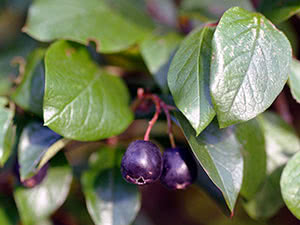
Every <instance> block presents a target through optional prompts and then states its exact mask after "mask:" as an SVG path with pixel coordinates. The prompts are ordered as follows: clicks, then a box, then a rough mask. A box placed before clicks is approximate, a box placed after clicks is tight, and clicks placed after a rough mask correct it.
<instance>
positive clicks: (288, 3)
mask: <svg viewBox="0 0 300 225" xmlns="http://www.w3.org/2000/svg"><path fill="white" fill-rule="evenodd" d="M260 11H261V12H262V13H263V14H264V15H265V16H266V17H267V18H269V19H270V20H271V21H272V22H273V23H281V22H283V21H285V20H287V19H289V18H290V17H291V16H293V15H295V14H297V13H299V12H300V2H299V0H263V1H261V4H260Z"/></svg>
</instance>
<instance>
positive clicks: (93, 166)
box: [82, 148, 140, 225]
mask: <svg viewBox="0 0 300 225" xmlns="http://www.w3.org/2000/svg"><path fill="white" fill-rule="evenodd" d="M121 157H122V152H121V151H120V150H115V149H108V148H104V149H100V150H99V151H98V152H97V153H95V154H94V155H92V156H91V158H90V159H91V160H90V168H89V169H88V170H87V171H86V172H85V173H84V175H83V177H82V185H83V191H84V195H85V198H86V204H87V208H88V211H89V213H90V215H91V217H92V219H93V221H94V223H95V224H96V225H129V224H130V223H131V222H132V221H133V220H134V218H135V216H136V214H137V213H138V211H139V208H140V196H139V192H138V189H137V186H136V185H133V184H129V183H127V182H126V181H125V180H124V179H123V178H122V176H121V172H120V163H121Z"/></svg>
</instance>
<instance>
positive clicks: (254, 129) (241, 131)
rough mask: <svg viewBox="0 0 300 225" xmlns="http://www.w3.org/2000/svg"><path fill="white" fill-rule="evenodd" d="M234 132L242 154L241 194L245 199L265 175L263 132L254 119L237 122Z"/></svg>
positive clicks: (250, 195)
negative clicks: (242, 175)
mask: <svg viewBox="0 0 300 225" xmlns="http://www.w3.org/2000/svg"><path fill="white" fill-rule="evenodd" d="M235 133H236V136H237V139H238V140H239V142H240V144H241V145H242V149H243V150H242V154H243V156H244V177H243V185H242V188H241V195H242V196H244V197H245V198H246V199H251V198H253V197H254V195H255V194H256V192H257V191H258V189H259V188H260V186H261V184H262V182H263V181H264V179H265V176H266V169H267V159H266V150H265V139H264V133H263V131H262V129H261V126H260V125H259V123H258V122H257V121H256V120H255V119H253V120H250V121H248V122H246V123H242V124H238V125H237V126H236V130H235Z"/></svg>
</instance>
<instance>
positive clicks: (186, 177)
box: [121, 140, 197, 189]
mask: <svg viewBox="0 0 300 225" xmlns="http://www.w3.org/2000/svg"><path fill="white" fill-rule="evenodd" d="M121 171H122V175H123V177H124V178H125V180H126V181H128V182H130V183H134V184H137V185H145V184H151V183H154V182H156V181H157V180H159V179H160V181H161V183H162V184H163V185H165V186H166V187H167V188H169V189H184V188H186V187H187V186H188V185H190V184H191V183H192V182H193V181H194V179H195V177H196V171H197V170H196V165H195V162H194V160H193V158H192V156H190V155H189V154H188V152H187V150H186V149H181V148H168V149H166V150H165V152H164V154H163V156H162V155H161V153H160V150H159V148H158V147H157V146H156V145H155V144H154V143H152V142H150V141H144V140H137V141H134V142H132V143H131V144H130V145H129V147H128V148H127V150H126V152H125V154H124V156H123V159H122V164H121Z"/></svg>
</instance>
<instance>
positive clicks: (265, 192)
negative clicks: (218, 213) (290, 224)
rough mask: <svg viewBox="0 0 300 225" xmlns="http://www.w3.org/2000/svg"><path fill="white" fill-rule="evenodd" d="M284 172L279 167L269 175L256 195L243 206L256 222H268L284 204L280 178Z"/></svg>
mask: <svg viewBox="0 0 300 225" xmlns="http://www.w3.org/2000/svg"><path fill="white" fill-rule="evenodd" d="M282 170H283V166H282V167H278V168H277V169H275V170H274V171H273V172H272V173H271V174H269V175H268V176H267V178H266V180H265V182H264V183H263V185H262V186H261V189H260V190H259V191H258V192H257V193H256V195H255V196H254V197H253V198H252V199H251V200H250V201H247V202H244V204H243V206H244V208H245V210H246V212H247V213H248V215H249V216H250V217H251V218H253V219H256V220H266V219H269V218H271V217H273V216H274V215H275V214H276V213H277V212H278V210H279V209H280V208H282V207H283V206H284V202H283V200H282V197H281V193H280V176H281V173H282Z"/></svg>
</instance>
